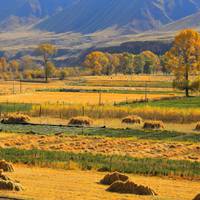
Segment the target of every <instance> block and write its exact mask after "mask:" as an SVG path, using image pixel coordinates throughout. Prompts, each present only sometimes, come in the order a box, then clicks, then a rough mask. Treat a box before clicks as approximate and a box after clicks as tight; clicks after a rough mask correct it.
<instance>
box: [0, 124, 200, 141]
mask: <svg viewBox="0 0 200 200" xmlns="http://www.w3.org/2000/svg"><path fill="white" fill-rule="evenodd" d="M0 129H1V131H2V132H13V133H31V134H34V133H35V134H42V135H52V134H56V133H64V134H66V135H84V136H103V137H117V138H120V137H121V138H134V139H139V140H140V139H143V140H161V141H184V142H200V134H195V133H179V132H175V131H166V130H134V129H112V128H106V129H105V128H76V127H67V126H50V125H11V124H9V125H6V124H0Z"/></svg>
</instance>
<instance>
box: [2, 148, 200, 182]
mask: <svg viewBox="0 0 200 200" xmlns="http://www.w3.org/2000/svg"><path fill="white" fill-rule="evenodd" d="M0 158H4V159H6V160H8V161H11V162H14V163H24V164H30V165H36V166H45V165H46V166H51V164H52V165H53V163H55V162H63V163H66V164H65V165H64V168H66V169H68V166H69V162H70V161H73V162H75V163H78V165H79V167H80V168H81V169H82V170H91V169H95V170H96V169H97V170H98V169H104V170H105V171H119V172H125V173H133V174H140V175H151V176H152V175H153V176H169V175H170V176H171V175H174V176H179V177H185V178H198V179H199V178H200V163H199V162H190V161H178V160H177V161H176V160H167V159H154V158H132V157H129V156H117V155H113V156H106V155H100V154H99V155H94V154H89V153H82V154H75V153H67V152H58V151H43V150H19V149H15V148H11V149H0ZM62 166H63V165H62Z"/></svg>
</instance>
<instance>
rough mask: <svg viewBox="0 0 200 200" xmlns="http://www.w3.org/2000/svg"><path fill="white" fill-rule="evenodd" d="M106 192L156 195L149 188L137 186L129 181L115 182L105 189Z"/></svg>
mask: <svg viewBox="0 0 200 200" xmlns="http://www.w3.org/2000/svg"><path fill="white" fill-rule="evenodd" d="M107 191H109V192H117V193H122V194H123V193H124V194H136V195H156V193H155V192H154V191H153V190H152V189H151V188H149V187H145V186H143V185H137V184H135V183H133V182H131V181H126V182H123V181H116V182H114V183H113V184H112V185H111V186H110V187H109V188H108V189H107Z"/></svg>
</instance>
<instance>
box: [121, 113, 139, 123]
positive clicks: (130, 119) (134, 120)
mask: <svg viewBox="0 0 200 200" xmlns="http://www.w3.org/2000/svg"><path fill="white" fill-rule="evenodd" d="M122 123H124V124H141V123H142V118H141V117H139V116H137V115H131V116H128V117H125V118H124V119H122Z"/></svg>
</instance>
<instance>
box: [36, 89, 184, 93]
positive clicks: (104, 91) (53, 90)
mask: <svg viewBox="0 0 200 200" xmlns="http://www.w3.org/2000/svg"><path fill="white" fill-rule="evenodd" d="M36 91H37V92H83V93H100V92H101V93H114V94H145V93H146V92H147V93H148V94H183V92H181V91H172V90H171V91H156V90H151V89H148V91H145V90H124V89H122V90H117V89H102V90H100V89H74V88H72V89H68V88H47V89H38V90H36Z"/></svg>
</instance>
